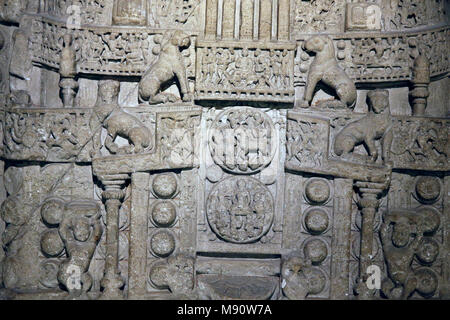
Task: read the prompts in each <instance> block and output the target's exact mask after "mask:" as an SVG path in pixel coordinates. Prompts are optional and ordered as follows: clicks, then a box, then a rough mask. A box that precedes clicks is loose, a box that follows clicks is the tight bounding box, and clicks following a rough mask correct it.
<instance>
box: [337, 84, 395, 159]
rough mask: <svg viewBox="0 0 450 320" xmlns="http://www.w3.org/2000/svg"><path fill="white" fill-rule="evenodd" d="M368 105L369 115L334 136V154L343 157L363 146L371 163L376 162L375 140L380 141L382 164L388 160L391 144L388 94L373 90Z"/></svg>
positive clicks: (383, 91)
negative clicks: (356, 147)
mask: <svg viewBox="0 0 450 320" xmlns="http://www.w3.org/2000/svg"><path fill="white" fill-rule="evenodd" d="M367 97H368V104H369V108H370V110H372V112H371V113H369V114H368V115H367V116H365V117H364V118H362V119H360V120H358V121H355V122H352V123H350V124H349V125H348V126H346V127H345V128H344V129H342V131H341V132H339V134H338V135H337V136H336V139H335V141H334V153H335V154H336V155H338V156H345V155H347V154H349V153H351V152H352V151H353V149H354V148H355V146H357V145H360V144H364V145H365V146H366V148H367V152H368V154H369V156H370V160H371V161H372V162H375V161H377V159H378V151H377V147H376V144H375V141H376V140H381V147H382V159H383V161H384V163H386V162H387V161H388V160H389V154H390V148H391V144H392V139H393V134H392V130H391V127H392V121H391V115H390V112H389V92H388V91H386V90H375V91H372V92H369V93H368V95H367Z"/></svg>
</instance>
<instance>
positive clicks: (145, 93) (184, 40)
mask: <svg viewBox="0 0 450 320" xmlns="http://www.w3.org/2000/svg"><path fill="white" fill-rule="evenodd" d="M190 45H191V39H190V37H189V35H187V34H186V33H184V32H182V31H175V32H174V33H173V34H172V36H171V37H169V39H168V40H167V41H166V42H163V43H161V52H160V54H159V57H158V59H157V60H156V62H155V63H154V64H152V65H151V66H150V67H149V68H148V69H147V71H146V72H145V73H144V75H143V76H142V79H141V81H140V82H139V99H140V101H148V102H149V103H150V104H159V103H167V102H176V101H177V100H178V98H177V97H176V96H175V95H173V94H170V93H166V92H160V91H162V90H163V86H164V85H165V84H166V83H168V82H171V81H173V80H174V79H175V78H176V79H177V80H178V83H179V85H180V93H181V96H182V99H183V101H185V102H189V101H192V100H193V95H192V94H191V92H190V89H189V84H188V80H187V75H186V67H185V65H184V58H183V55H182V54H181V51H182V50H184V49H186V48H188V47H189V46H190Z"/></svg>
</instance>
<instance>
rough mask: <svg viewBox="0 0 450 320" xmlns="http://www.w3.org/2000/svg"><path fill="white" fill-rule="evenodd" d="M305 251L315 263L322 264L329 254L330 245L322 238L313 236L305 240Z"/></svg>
mask: <svg viewBox="0 0 450 320" xmlns="http://www.w3.org/2000/svg"><path fill="white" fill-rule="evenodd" d="M303 252H304V254H305V257H306V258H309V259H310V260H311V262H312V263H313V264H314V265H318V264H321V263H322V262H324V261H325V259H326V258H327V256H328V246H327V244H326V243H325V241H323V240H322V239H319V238H311V239H308V240H306V241H305V244H304V245H303Z"/></svg>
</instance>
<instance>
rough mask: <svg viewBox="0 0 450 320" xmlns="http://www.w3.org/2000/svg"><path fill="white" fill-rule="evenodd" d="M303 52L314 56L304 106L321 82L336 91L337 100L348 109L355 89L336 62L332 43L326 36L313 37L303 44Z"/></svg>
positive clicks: (351, 105) (351, 103) (352, 101)
mask: <svg viewBox="0 0 450 320" xmlns="http://www.w3.org/2000/svg"><path fill="white" fill-rule="evenodd" d="M303 50H305V51H306V52H310V53H313V54H315V58H314V60H313V62H312V63H311V66H310V69H309V73H308V79H307V83H306V88H305V95H304V100H305V104H306V106H309V105H310V104H311V101H312V99H313V94H314V90H315V88H316V86H317V84H318V83H319V82H320V81H322V82H323V83H325V84H326V85H328V86H330V87H331V88H332V89H334V90H335V91H336V94H337V95H338V97H339V100H340V101H341V102H342V103H343V104H345V105H346V106H348V107H353V106H354V105H355V102H356V87H355V84H354V83H353V81H352V80H351V79H350V77H349V76H348V75H347V74H346V73H345V71H344V70H342V69H341V68H340V67H339V65H338V63H337V60H336V54H335V50H334V45H333V41H332V40H331V39H330V38H329V37H327V36H322V35H318V36H314V37H312V38H310V39H308V40H307V41H305V42H304V43H303Z"/></svg>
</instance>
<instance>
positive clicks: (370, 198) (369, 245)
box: [355, 181, 386, 299]
mask: <svg viewBox="0 0 450 320" xmlns="http://www.w3.org/2000/svg"><path fill="white" fill-rule="evenodd" d="M355 186H356V188H357V189H358V190H359V193H360V195H361V198H360V200H359V203H358V204H359V206H360V207H361V216H362V219H361V245H360V255H359V279H358V288H357V291H358V292H357V293H358V297H359V298H360V299H370V297H371V296H373V294H374V290H369V289H368V287H367V286H366V280H367V273H366V271H367V268H368V267H369V266H370V265H371V264H372V259H373V256H372V254H373V234H374V231H373V229H374V220H375V215H376V213H377V211H378V206H379V205H380V200H379V196H380V195H381V194H382V193H383V191H384V190H385V189H386V184H383V183H373V182H363V181H357V182H356V183H355Z"/></svg>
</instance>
